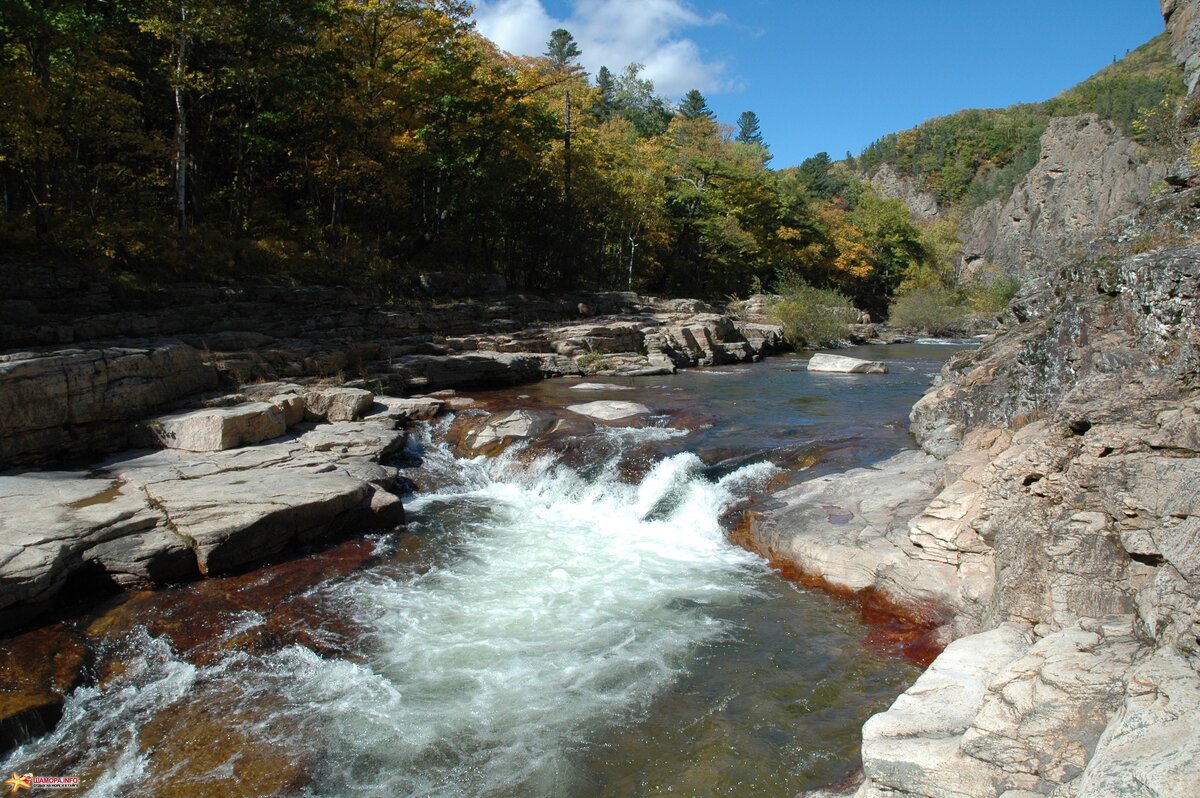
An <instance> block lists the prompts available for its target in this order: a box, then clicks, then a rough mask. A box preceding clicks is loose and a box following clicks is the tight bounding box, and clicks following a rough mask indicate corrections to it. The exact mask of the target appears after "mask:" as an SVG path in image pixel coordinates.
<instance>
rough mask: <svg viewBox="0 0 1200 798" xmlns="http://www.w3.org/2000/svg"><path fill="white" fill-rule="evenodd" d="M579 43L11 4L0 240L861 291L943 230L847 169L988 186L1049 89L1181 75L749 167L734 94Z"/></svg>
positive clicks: (943, 260) (917, 254)
mask: <svg viewBox="0 0 1200 798" xmlns="http://www.w3.org/2000/svg"><path fill="white" fill-rule="evenodd" d="M578 56H579V50H578V46H577V45H576V43H575V42H574V40H573V38H572V37H571V35H570V34H569V33H568V32H567V31H556V32H555V33H554V35H553V36H552V37H551V38H550V41H548V42H547V50H546V54H545V57H542V58H518V57H514V56H511V55H509V54H506V53H503V52H500V51H498V50H497V49H496V48H495V47H494V46H493V45H492V44H491V43H490V42H488V41H487V40H486V39H484V38H482V37H481V36H479V35H478V34H477V33H476V32H475V31H474V27H473V23H472V21H471V17H470V4H469V3H466V2H463V1H462V0H287V1H286V2H285V1H284V0H262V1H261V2H254V3H243V2H234V0H169V2H168V0H120V2H111V1H102V0H12V1H11V2H7V3H4V4H3V5H0V82H2V84H3V85H4V87H5V89H4V91H3V93H0V185H2V188H3V208H2V209H0V247H3V248H4V251H5V252H8V253H12V254H11V255H10V256H9V257H15V258H18V259H27V260H37V261H50V262H56V261H67V262H72V263H84V264H92V265H94V266H95V267H96V268H99V269H105V270H108V271H109V272H115V273H119V274H122V275H126V276H128V277H129V278H130V279H132V280H134V281H140V282H161V281H167V280H174V279H184V278H185V279H196V278H201V279H207V280H218V281H237V280H244V279H247V278H255V279H260V278H268V279H290V280H300V281H318V282H330V283H369V284H373V285H377V286H380V287H382V288H384V289H385V290H388V291H391V292H392V293H394V294H403V293H405V292H406V291H407V290H408V287H409V286H411V285H412V284H413V277H414V275H416V274H417V273H419V272H422V271H451V272H468V273H470V272H474V273H489V274H492V273H495V274H501V275H503V276H504V277H506V278H507V280H508V283H509V285H510V286H512V287H514V288H533V289H541V290H559V289H568V288H599V289H618V288H619V289H627V288H630V289H635V290H641V291H644V292H650V293H665V294H685V295H689V296H701V297H706V298H724V297H727V296H730V295H740V296H745V295H747V294H749V293H752V292H754V291H758V290H761V289H764V288H770V287H772V286H773V285H775V284H776V283H777V281H778V278H779V276H780V275H783V276H785V277H786V279H787V280H791V281H792V283H790V284H794V282H795V280H796V278H799V279H801V280H804V281H807V282H808V283H811V284H814V285H816V286H818V287H822V288H833V289H836V290H838V291H840V292H842V293H844V294H846V295H847V296H849V297H850V298H852V299H853V300H854V301H855V303H856V304H857V305H858V306H859V307H864V308H868V309H871V310H873V311H883V310H884V309H885V308H886V307H887V305H888V304H889V302H890V300H891V299H892V297H893V295H894V293H895V292H896V290H897V289H898V288H899V287H900V286H901V285H902V284H903V283H905V282H906V281H907V284H908V285H910V286H912V285H918V284H928V283H930V282H931V281H932V282H938V283H946V282H952V281H953V274H952V271H953V265H952V260H953V258H952V255H953V253H952V252H950V251H949V249H948V247H949V246H950V244H949V243H948V242H950V240H951V239H952V238H953V236H952V235H950V234H949V233H948V232H947V230H944V229H941V228H938V227H936V226H935V227H933V228H929V229H924V230H922V229H918V228H917V227H916V226H914V224H913V223H912V221H911V220H910V217H909V215H908V212H907V210H906V209H905V208H904V206H903V205H902V204H901V203H900V202H898V201H895V200H888V199H882V198H880V197H879V196H878V195H876V194H875V193H874V191H873V189H872V188H871V187H870V186H869V184H867V183H866V182H865V181H864V180H863V179H862V174H863V172H862V170H863V169H869V168H870V167H871V166H872V165H877V164H881V163H893V164H895V166H896V167H897V169H899V170H900V171H901V172H904V173H906V174H912V175H917V176H920V177H921V179H922V180H923V182H924V184H925V185H926V186H927V187H929V189H930V190H934V191H936V192H937V193H938V194H939V196H942V197H946V198H950V199H955V200H957V199H959V198H961V197H963V196H964V195H966V194H968V193H970V192H971V191H975V190H976V189H977V188H978V187H979V186H985V187H986V190H988V191H992V190H995V187H996V184H997V182H998V181H1001V180H1002V179H1007V178H1003V176H1004V175H1008V174H1009V172H1010V171H1011V170H1013V169H1016V168H1019V167H1020V166H1021V164H1023V160H1022V159H1023V158H1026V157H1028V154H1029V153H1030V152H1031V150H1030V147H1033V146H1036V140H1037V135H1038V133H1039V132H1040V129H1041V127H1042V126H1044V124H1045V119H1046V117H1047V114H1050V113H1055V112H1057V111H1054V110H1053V109H1054V108H1058V107H1059V106H1061V107H1062V108H1067V107H1068V106H1069V107H1071V108H1076V109H1079V110H1085V109H1094V108H1097V107H1098V104H1102V103H1110V104H1112V103H1116V105H1115V106H1114V107H1113V109H1112V111H1111V113H1113V114H1116V115H1117V116H1119V117H1120V118H1121V119H1123V120H1124V121H1126V122H1129V123H1131V120H1132V119H1133V118H1134V114H1135V112H1136V111H1137V110H1138V109H1141V108H1143V107H1148V106H1153V105H1154V104H1155V103H1157V102H1159V101H1160V100H1161V99H1162V98H1163V97H1166V96H1169V95H1171V94H1172V93H1174V92H1175V91H1176V90H1177V84H1180V82H1181V81H1180V79H1179V71H1178V69H1177V68H1174V67H1169V66H1168V65H1167V61H1166V59H1167V55H1166V53H1165V45H1164V43H1163V41H1161V40H1156V41H1155V42H1152V43H1151V44H1150V45H1147V47H1146V48H1143V49H1142V50H1139V51H1138V53H1136V54H1135V56H1134V57H1132V58H1130V59H1127V60H1126V62H1123V63H1122V64H1120V65H1117V66H1114V67H1113V68H1112V69H1111V70H1106V71H1105V72H1103V73H1101V74H1100V75H1099V76H1097V78H1095V79H1093V81H1090V82H1089V83H1088V84H1084V86H1081V87H1079V88H1078V89H1075V90H1073V91H1072V92H1068V93H1067V94H1065V95H1063V96H1062V97H1060V98H1058V99H1056V100H1055V101H1052V103H1049V104H1043V105H1039V106H1019V107H1017V108H1014V109H1007V110H1004V111H987V112H984V111H969V112H963V113H962V114H958V115H955V116H953V117H946V118H944V119H941V120H935V121H933V122H931V123H928V124H927V125H924V126H922V127H921V128H918V129H917V130H915V131H909V132H906V133H902V134H899V135H897V136H890V137H887V138H885V139H883V140H881V142H879V143H878V144H876V145H874V146H873V147H871V148H869V149H868V150H867V151H866V152H865V153H863V155H862V157H861V158H860V159H859V162H858V164H857V165H858V167H859V170H857V171H856V170H855V169H853V168H850V165H848V164H844V163H837V164H835V163H833V162H832V161H831V160H830V159H829V158H828V156H826V155H821V156H818V157H816V158H814V159H811V160H810V161H809V162H808V163H806V164H805V165H804V166H803V167H801V168H798V169H790V170H783V171H773V170H771V169H770V168H768V164H769V162H770V154H769V150H768V145H767V144H764V143H763V131H761V130H760V129H759V126H758V119H757V116H756V115H755V114H754V113H753V112H752V111H747V112H746V113H744V114H742V116H741V118H740V119H739V120H738V124H737V125H736V126H727V125H724V124H722V123H721V122H720V121H718V120H717V119H715V118H714V116H713V114H712V112H711V111H710V110H709V109H708V107H707V104H706V102H705V99H704V97H703V96H702V95H701V94H700V93H699V92H698V91H692V92H689V93H688V94H687V96H686V97H684V98H682V100H681V101H680V102H679V103H678V104H674V103H671V102H669V101H667V100H665V99H664V98H662V97H660V96H658V95H657V94H656V92H655V90H654V87H653V85H652V84H651V83H650V82H649V81H648V80H646V79H644V77H643V76H642V75H641V71H640V67H639V65H637V64H631V65H625V66H620V65H613V66H614V68H613V69H609V68H604V69H602V70H600V72H599V74H597V75H594V76H593V75H587V74H585V73H584V72H583V70H582V69H581V68H579V67H578V66H577V65H576V63H577V60H578ZM568 112H569V115H568ZM568 127H569V133H568ZM786 134H787V132H786V131H779V132H777V133H776V135H781V136H782V135H786ZM769 137H770V132H768V140H769Z"/></svg>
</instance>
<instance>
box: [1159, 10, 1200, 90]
mask: <svg viewBox="0 0 1200 798" xmlns="http://www.w3.org/2000/svg"><path fill="white" fill-rule="evenodd" d="M1161 6H1162V15H1163V20H1165V21H1166V23H1167V32H1168V33H1170V34H1171V52H1172V53H1173V54H1174V55H1175V59H1176V60H1177V61H1179V63H1181V64H1183V68H1184V71H1185V75H1186V79H1187V88H1188V96H1189V97H1194V96H1195V95H1196V93H1197V90H1198V89H1200V2H1197V0H1161Z"/></svg>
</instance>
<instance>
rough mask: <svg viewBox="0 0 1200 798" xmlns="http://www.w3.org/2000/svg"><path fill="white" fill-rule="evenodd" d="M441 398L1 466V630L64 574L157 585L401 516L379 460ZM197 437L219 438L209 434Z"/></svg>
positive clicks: (44, 598)
mask: <svg viewBox="0 0 1200 798" xmlns="http://www.w3.org/2000/svg"><path fill="white" fill-rule="evenodd" d="M270 390H278V386H276V387H274V388H271V389H270ZM310 395H311V394H310ZM339 395H340V394H339ZM440 406H441V403H440V402H436V401H431V400H401V399H392V398H390V397H381V398H380V401H379V402H376V403H373V404H372V405H371V407H370V408H369V409H368V411H367V414H366V416H365V418H364V419H363V420H362V421H357V422H356V421H336V422H330V423H319V424H311V423H310V424H304V425H302V426H300V427H299V428H297V432H296V434H293V435H290V436H286V437H275V438H274V439H273V440H271V441H269V442H266V443H258V444H256V445H245V444H246V443H247V441H244V440H243V441H242V445H239V446H237V447H235V448H227V449H218V448H211V449H203V450H199V451H189V450H185V449H183V448H169V449H162V450H160V451H153V452H133V453H129V454H124V455H121V456H118V457H115V458H112V459H110V460H108V461H105V462H103V463H100V464H99V465H96V466H95V467H93V468H90V469H88V470H87V471H28V472H21V473H9V474H7V475H0V628H3V627H7V626H11V625H12V624H15V623H20V622H22V621H24V620H26V619H28V618H31V617H33V616H34V615H36V614H37V613H38V612H40V611H42V610H44V609H45V608H46V607H48V606H50V605H51V604H52V603H53V601H54V599H55V597H56V596H57V595H58V594H59V593H60V592H61V590H62V589H63V587H64V585H66V584H67V582H68V581H69V580H70V579H72V578H75V577H79V578H88V579H91V580H97V579H101V580H105V581H108V582H111V583H114V584H116V585H119V586H124V587H136V586H145V585H156V584H162V583H165V582H171V581H177V580H182V579H188V578H193V577H196V576H201V575H209V574H215V573H221V572H224V571H228V570H230V569H233V568H236V567H238V566H241V565H244V564H247V563H253V562H257V561H260V560H262V559H265V558H267V557H271V556H273V555H275V554H277V553H279V552H280V551H282V550H283V549H284V548H286V547H287V546H290V545H293V544H297V543H309V542H313V541H315V540H318V539H320V538H323V537H327V536H329V535H331V534H336V533H338V532H349V531H355V532H364V531H370V530H372V529H391V528H394V527H396V526H398V525H399V524H402V523H403V521H404V510H403V506H402V505H401V502H400V499H399V497H398V496H397V495H396V493H397V491H398V487H397V484H396V480H397V476H398V472H397V470H396V469H395V468H394V467H392V466H389V465H386V464H385V462H386V459H387V458H388V457H389V455H391V454H392V453H394V452H396V451H397V450H398V449H399V448H400V447H402V446H403V444H404V440H405V431H404V429H403V428H402V425H403V423H404V422H405V421H407V420H408V419H409V418H418V417H428V416H429V414H430V413H432V412H436V409H437V408H438V407H440ZM244 407H245V408H247V409H246V411H245V413H246V414H247V415H246V416H245V417H255V418H258V417H261V416H263V415H267V416H272V412H273V413H275V414H278V411H277V410H275V408H273V407H272V406H271V405H267V404H264V403H252V404H250V405H246V406H244ZM238 411H239V408H238V407H232V408H228V409H223V410H221V411H220V412H221V413H222V414H225V415H229V414H233V417H237V416H236V414H237V412H238ZM203 412H204V413H207V412H209V411H203ZM208 417H209V416H204V415H201V416H200V417H199V418H201V419H204V418H208ZM272 417H273V418H275V420H276V421H278V423H279V425H280V426H282V424H283V422H282V419H281V418H278V417H277V415H276V416H272ZM172 423H174V422H172ZM181 423H182V422H181ZM205 429H206V430H207V427H206V428H205ZM206 435H207V432H203V433H202V432H196V433H195V435H190V436H189V435H182V436H181V437H182V438H183V439H184V440H189V441H190V440H195V441H198V440H200V438H204V437H205V436H206ZM176 442H179V439H177V441H176ZM204 442H205V443H206V444H207V443H209V442H211V443H214V444H218V443H223V442H224V441H223V440H222V438H221V435H220V434H219V433H216V432H214V433H213V435H212V436H211V440H208V439H207V438H206V439H205V441H204Z"/></svg>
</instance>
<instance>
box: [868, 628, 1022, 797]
mask: <svg viewBox="0 0 1200 798" xmlns="http://www.w3.org/2000/svg"><path fill="white" fill-rule="evenodd" d="M1029 643H1030V641H1029V637H1028V635H1027V633H1025V632H1024V631H1022V630H1021V629H1019V628H1018V627H1015V626H1011V625H1003V626H999V627H997V628H995V629H992V630H990V631H987V632H983V633H981V634H978V635H972V636H970V637H964V638H962V639H960V640H956V641H954V642H953V643H951V644H950V645H949V646H947V647H946V650H945V651H943V652H942V653H941V655H940V656H938V658H937V659H936V660H934V662H933V664H932V665H930V666H929V669H928V670H926V671H925V672H924V673H923V674H921V676H920V677H919V678H918V679H917V681H916V682H915V683H914V684H913V686H912V687H910V688H909V689H908V690H906V691H905V692H904V694H903V695H901V696H900V697H899V698H897V699H896V700H895V702H893V704H892V706H891V707H889V708H888V709H887V711H885V712H882V713H880V714H878V715H875V716H874V717H872V718H871V719H870V720H868V721H867V723H866V725H865V726H863V746H862V756H863V771H864V773H865V774H866V782H865V784H864V785H863V787H862V788H860V790H859V793H858V795H860V796H865V795H871V794H873V793H872V792H871V791H872V790H874V791H878V790H880V789H883V790H890V791H895V792H898V793H900V794H903V795H922V796H931V797H932V796H950V795H954V796H979V798H984V797H985V796H986V797H987V798H991V796H995V795H996V794H997V791H996V789H995V783H994V780H993V774H992V773H991V772H990V768H988V767H987V766H986V765H984V764H983V763H981V762H978V761H972V760H969V759H965V758H964V757H963V756H962V754H961V752H960V746H961V743H962V738H963V735H964V734H965V733H966V732H967V730H968V729H970V728H971V725H972V723H973V722H974V720H975V718H976V715H977V714H978V712H979V710H980V708H981V707H982V706H983V703H984V700H985V698H986V697H987V695H988V687H989V685H990V684H991V683H992V680H993V679H995V678H996V676H997V675H998V674H999V673H1000V672H1001V671H1002V670H1003V669H1004V668H1005V667H1006V666H1007V665H1009V664H1010V663H1012V662H1014V661H1015V660H1017V659H1018V658H1020V657H1021V656H1022V655H1023V654H1024V653H1025V652H1026V651H1027V650H1028V648H1029Z"/></svg>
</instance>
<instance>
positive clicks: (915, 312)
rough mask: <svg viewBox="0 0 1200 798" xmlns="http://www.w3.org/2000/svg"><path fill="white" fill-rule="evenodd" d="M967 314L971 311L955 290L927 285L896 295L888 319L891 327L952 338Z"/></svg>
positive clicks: (959, 329)
mask: <svg viewBox="0 0 1200 798" xmlns="http://www.w3.org/2000/svg"><path fill="white" fill-rule="evenodd" d="M967 315H968V308H967V307H966V306H965V305H964V304H963V303H962V302H961V300H960V299H959V297H958V295H957V294H956V293H955V292H954V291H951V290H950V289H947V288H943V287H941V286H927V287H922V288H915V289H913V290H911V291H907V292H905V293H902V294H899V295H897V297H896V300H895V301H894V302H893V303H892V306H891V309H890V311H889V313H888V319H889V321H891V323H892V324H896V325H898V326H900V327H906V328H908V329H911V330H918V331H924V332H927V333H929V334H930V335H951V334H953V333H956V332H959V331H961V330H962V329H963V326H964V324H965V322H966V320H967Z"/></svg>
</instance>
